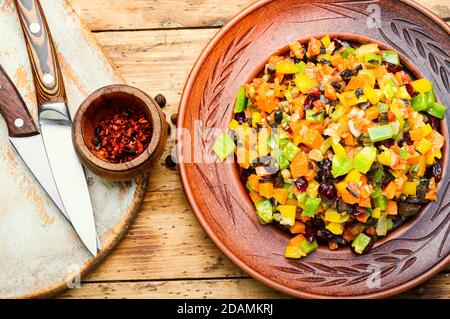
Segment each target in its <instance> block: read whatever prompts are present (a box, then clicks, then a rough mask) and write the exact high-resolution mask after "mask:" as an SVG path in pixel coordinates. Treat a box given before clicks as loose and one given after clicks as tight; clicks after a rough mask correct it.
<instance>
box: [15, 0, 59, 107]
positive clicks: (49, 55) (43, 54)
mask: <svg viewBox="0 0 450 319" xmlns="http://www.w3.org/2000/svg"><path fill="white" fill-rule="evenodd" d="M14 2H15V4H16V8H17V11H18V13H19V18H20V23H21V25H22V29H23V33H24V36H25V42H26V45H27V50H28V55H29V57H30V61H31V68H32V71H33V77H34V83H35V86H36V95H37V102H38V106H41V105H44V104H52V103H61V102H66V92H65V89H64V82H63V78H62V75H61V70H60V66H59V63H58V59H57V55H56V50H55V46H54V44H53V41H52V37H51V34H50V31H49V28H48V25H47V21H46V19H45V16H44V13H43V11H42V7H41V4H40V3H39V1H38V0H14Z"/></svg>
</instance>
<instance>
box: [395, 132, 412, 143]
mask: <svg viewBox="0 0 450 319" xmlns="http://www.w3.org/2000/svg"><path fill="white" fill-rule="evenodd" d="M405 143H406V144H407V145H409V146H411V145H413V144H414V141H413V140H412V139H411V136H410V135H409V133H408V132H406V133H404V134H403V138H402V139H401V140H400V142H398V145H399V146H400V147H402V146H403V144H405Z"/></svg>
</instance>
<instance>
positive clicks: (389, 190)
mask: <svg viewBox="0 0 450 319" xmlns="http://www.w3.org/2000/svg"><path fill="white" fill-rule="evenodd" d="M396 191H397V186H396V185H395V183H394V182H390V183H389V184H388V185H387V186H386V188H385V189H384V195H385V196H386V197H387V199H392V198H394V196H395V192H396Z"/></svg>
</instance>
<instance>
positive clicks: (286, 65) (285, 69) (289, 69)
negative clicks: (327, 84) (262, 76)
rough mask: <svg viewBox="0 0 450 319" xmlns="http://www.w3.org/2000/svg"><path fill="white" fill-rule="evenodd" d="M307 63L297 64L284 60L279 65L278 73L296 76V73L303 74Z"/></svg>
mask: <svg viewBox="0 0 450 319" xmlns="http://www.w3.org/2000/svg"><path fill="white" fill-rule="evenodd" d="M305 65H306V64H305V62H303V61H301V62H300V63H298V64H295V63H294V62H291V61H289V60H284V61H282V62H280V63H278V64H277V66H276V71H277V72H278V73H283V74H296V73H303V71H304V69H305Z"/></svg>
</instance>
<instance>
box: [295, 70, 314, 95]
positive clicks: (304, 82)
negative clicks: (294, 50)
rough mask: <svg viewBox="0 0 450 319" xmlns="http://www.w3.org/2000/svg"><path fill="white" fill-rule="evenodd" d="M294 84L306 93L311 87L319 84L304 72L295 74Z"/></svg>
mask: <svg viewBox="0 0 450 319" xmlns="http://www.w3.org/2000/svg"><path fill="white" fill-rule="evenodd" d="M294 81H295V86H296V87H297V89H298V90H299V91H300V92H302V93H303V94H308V92H309V90H310V89H311V88H314V87H316V86H318V85H319V83H318V82H317V80H316V79H311V78H310V77H309V76H307V75H306V74H305V73H301V74H296V75H295V80H294Z"/></svg>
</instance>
